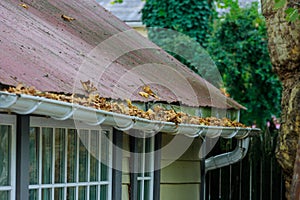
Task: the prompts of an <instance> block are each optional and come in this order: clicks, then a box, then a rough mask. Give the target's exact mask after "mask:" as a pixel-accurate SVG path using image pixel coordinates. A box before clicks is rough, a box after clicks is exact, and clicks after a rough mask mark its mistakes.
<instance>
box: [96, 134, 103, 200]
mask: <svg viewBox="0 0 300 200" xmlns="http://www.w3.org/2000/svg"><path fill="white" fill-rule="evenodd" d="M101 134H102V132H101V131H100V132H99V133H98V142H99V144H98V164H99V166H98V177H97V178H98V181H101V167H102V166H101V141H102V139H101ZM100 193H101V187H100V186H98V187H97V198H98V199H100V197H101V194H100Z"/></svg>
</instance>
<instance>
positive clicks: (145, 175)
mask: <svg viewBox="0 0 300 200" xmlns="http://www.w3.org/2000/svg"><path fill="white" fill-rule="evenodd" d="M134 145H136V150H135V151H136V152H137V153H136V154H135V156H134V161H133V162H134V163H136V165H135V166H137V168H138V169H137V175H136V176H135V177H134V179H136V180H134V183H133V184H137V199H138V200H151V199H153V184H154V183H153V182H154V173H153V171H154V152H153V151H154V137H147V136H146V134H145V133H143V136H142V137H141V136H139V137H135V138H134Z"/></svg>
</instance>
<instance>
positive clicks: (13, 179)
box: [10, 116, 17, 199]
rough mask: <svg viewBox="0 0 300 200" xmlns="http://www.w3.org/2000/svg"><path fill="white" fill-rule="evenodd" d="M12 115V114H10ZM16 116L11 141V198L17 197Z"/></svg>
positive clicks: (13, 121)
mask: <svg viewBox="0 0 300 200" xmlns="http://www.w3.org/2000/svg"><path fill="white" fill-rule="evenodd" d="M10 117H11V116H10ZM16 135H17V131H16V117H15V116H13V117H12V125H11V141H10V144H11V145H10V153H11V155H10V157H11V160H10V170H11V171H10V180H11V182H10V184H11V187H12V188H11V191H10V198H11V199H15V188H16V176H15V173H16V155H17V154H16Z"/></svg>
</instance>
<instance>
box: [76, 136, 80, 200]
mask: <svg viewBox="0 0 300 200" xmlns="http://www.w3.org/2000/svg"><path fill="white" fill-rule="evenodd" d="M76 133H77V137H76V174H75V175H76V183H77V185H76V191H75V199H78V194H79V187H78V183H79V144H80V143H79V140H80V135H79V134H80V130H79V131H78V132H76Z"/></svg>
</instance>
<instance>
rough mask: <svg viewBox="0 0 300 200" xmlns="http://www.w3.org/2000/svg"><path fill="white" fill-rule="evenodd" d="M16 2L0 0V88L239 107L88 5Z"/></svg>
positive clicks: (107, 14) (68, 0) (95, 5)
mask: <svg viewBox="0 0 300 200" xmlns="http://www.w3.org/2000/svg"><path fill="white" fill-rule="evenodd" d="M19 3H20V2H19V1H17V0H5V1H0V7H1V13H0V24H1V25H0V26H1V32H0V51H1V53H0V83H2V84H5V85H17V84H18V83H19V82H22V83H24V84H26V85H31V86H34V87H35V88H36V89H38V90H40V91H48V92H54V93H64V94H69V93H76V94H77V93H81V94H85V93H86V92H85V91H84V90H83V89H82V87H81V85H82V84H81V82H80V80H91V81H92V82H93V83H95V85H94V86H95V87H96V88H97V90H98V91H99V94H101V97H104V98H111V99H116V100H117V99H119V100H122V101H125V100H126V99H127V98H129V97H130V99H131V100H132V101H140V102H149V101H154V100H156V98H157V97H158V98H159V100H160V101H162V102H167V103H175V104H181V105H185V106H191V107H211V108H221V109H245V107H243V106H242V105H240V104H239V103H237V102H236V101H234V100H233V99H231V98H228V97H226V96H224V95H223V94H222V93H221V92H220V90H219V89H217V88H215V87H214V86H213V85H211V84H210V83H208V82H207V81H205V80H204V79H202V78H201V77H200V76H199V75H197V74H195V73H194V72H193V71H192V70H190V69H188V68H187V67H186V66H184V65H183V64H182V63H180V62H179V61H177V60H176V59H175V58H174V57H172V56H170V55H169V54H168V53H166V52H165V51H163V50H162V49H161V48H159V47H158V46H157V45H155V44H153V43H152V42H150V41H148V40H147V39H145V38H144V37H143V36H141V35H140V34H138V33H137V32H135V31H134V30H132V29H131V28H130V27H129V26H127V25H126V24H125V23H124V22H122V21H121V20H119V19H118V18H116V17H115V16H113V15H112V14H111V13H110V12H108V11H107V10H105V9H104V8H102V7H101V6H100V5H99V4H98V3H97V2H95V1H93V0H87V1H84V3H82V2H78V1H74V0H64V1H61V0H51V1H44V0H35V1H30V0H23V1H22V3H23V4H26V5H27V6H28V7H29V9H26V10H25V9H23V7H21V6H19ZM62 15H63V16H64V18H66V19H68V20H67V21H65V20H63V19H62ZM72 19H75V20H72ZM140 80H143V81H144V82H145V83H141V81H140ZM145 85H149V86H150V87H151V89H152V91H153V92H154V93H147V91H143V90H141V88H143V87H144V86H145ZM139 92H143V93H139ZM151 94H152V95H151ZM154 95H155V96H154ZM146 96H148V98H147V97H146ZM145 97H146V98H145Z"/></svg>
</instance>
